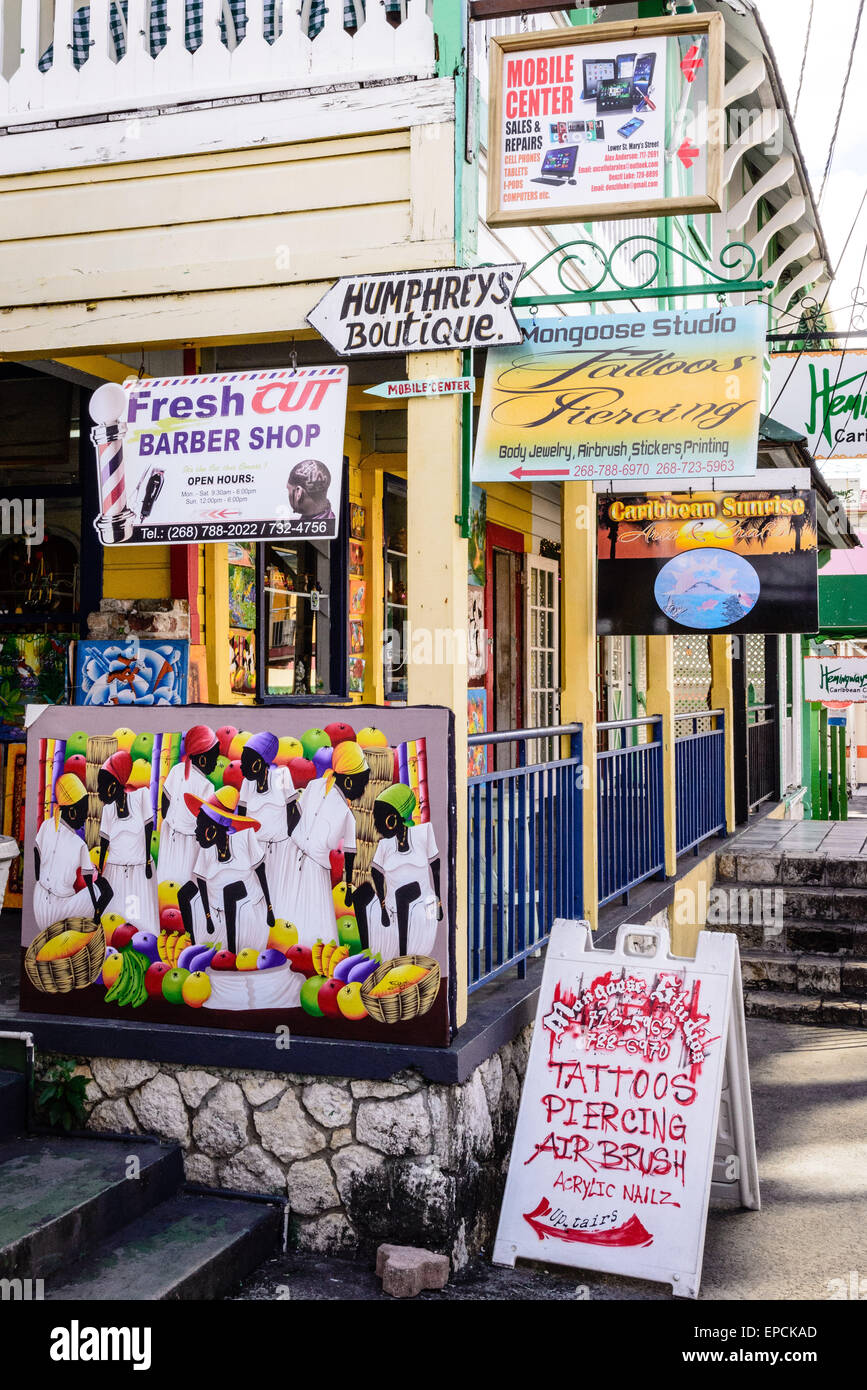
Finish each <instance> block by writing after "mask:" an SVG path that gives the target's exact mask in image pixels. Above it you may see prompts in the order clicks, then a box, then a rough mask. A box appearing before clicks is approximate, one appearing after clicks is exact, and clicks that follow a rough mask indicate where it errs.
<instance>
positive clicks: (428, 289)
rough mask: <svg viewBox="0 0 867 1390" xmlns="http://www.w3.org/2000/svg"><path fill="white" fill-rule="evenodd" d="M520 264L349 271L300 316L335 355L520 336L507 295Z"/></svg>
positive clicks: (491, 343)
mask: <svg viewBox="0 0 867 1390" xmlns="http://www.w3.org/2000/svg"><path fill="white" fill-rule="evenodd" d="M523 269H524V267H523V265H521V264H517V265H486V266H480V267H479V268H478V269H477V270H415V271H409V272H406V273H403V274H400V275H348V276H344V278H343V279H342V280H338V281H337V283H336V284H335V285H332V286H331V289H330V290H328V291H327V292H326V293H325V294H324V295H323V296H322V298H321V299H320V301H319V303H318V304H317V305H316V308H315V309H313V310H312V312H311V313H309V314H308V315H307V322H308V323H309V324H310V325H311V327H312V328H315V329H316V332H317V333H320V334H321V335H322V337H323V338H325V340H326V342H329V343H330V344H331V346H332V347H333V348H334V351H335V352H336V353H338V354H339V356H341V357H368V356H371V355H374V356H376V357H382V356H386V355H388V354H390V353H401V354H402V353H406V352H431V351H440V350H443V351H444V350H446V349H448V348H488V347H496V346H497V345H498V344H501V343H519V342H520V341H521V330H520V329H519V327H518V325H517V323H516V322H515V318H514V315H513V314H512V309H511V304H512V296H513V295H514V293H515V289H516V286H517V284H518V281H519V279H520V278H521V272H522V270H523Z"/></svg>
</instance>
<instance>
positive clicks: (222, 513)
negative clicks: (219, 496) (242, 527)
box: [205, 507, 241, 520]
mask: <svg viewBox="0 0 867 1390" xmlns="http://www.w3.org/2000/svg"><path fill="white" fill-rule="evenodd" d="M240 515H241V513H240V512H230V511H227V510H226V508H225V507H223V509H222V511H217V510H215V511H213V512H205V516H217V517H219V518H220V519H221V520H223V519H224V518H225V517H227V516H240Z"/></svg>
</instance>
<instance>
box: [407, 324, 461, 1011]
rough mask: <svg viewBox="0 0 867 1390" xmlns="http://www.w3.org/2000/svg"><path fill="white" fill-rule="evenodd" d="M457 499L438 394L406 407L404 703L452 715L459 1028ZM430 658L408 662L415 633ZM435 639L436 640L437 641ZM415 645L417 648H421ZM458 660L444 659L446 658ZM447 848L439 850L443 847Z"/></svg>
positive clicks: (449, 358) (453, 355)
mask: <svg viewBox="0 0 867 1390" xmlns="http://www.w3.org/2000/svg"><path fill="white" fill-rule="evenodd" d="M406 362H407V376H408V377H409V378H410V380H414V381H418V380H423V379H424V378H426V377H457V376H460V374H461V354H460V353H459V352H419V353H411V354H409V355H408V357H407V359H406ZM460 497H461V398H460V396H440V397H431V398H425V397H420V398H418V399H416V400H412V399H410V400H409V401H408V403H407V552H408V559H407V590H408V593H407V604H408V612H407V619H408V622H409V624H410V648H409V652H408V678H409V690H408V696H409V699H408V702H409V704H410V705H446V706H447V707H448V708H449V709H451V710H454V715H455V760H456V792H457V797H456V803H457V804H456V812H457V855H456V859H457V863H456V873H455V887H456V891H457V940H456V944H455V957H456V975H457V980H456V985H457V1006H456V1007H457V1022H458V1025H459V1026H460V1024H461V1023H463V1022H465V1021H466V1016H467V666H466V632H467V564H468V556H467V542H466V541H465V540H464V539H463V538H462V537H461V534H460V529H459V527H458V526H457V524H456V522H455V516H456V514H457V513H458V512H459V510H460ZM413 633H414V634H416V636H417V637H418V638H421V637H422V635H423V634H424V633H428V634H429V637H428V638H427V640H426V642H425V643H424V645H425V646H428V648H429V650H430V651H431V652H432V656H433V660H432V661H429V662H425V663H423V664H422V663H419V664H416V663H415V662H414V661H413V660H412V655H413V644H412V634H413ZM438 635H439V640H438ZM422 645H423V644H422V642H421V641H419V642H418V643H417V648H416V650H417V651H418V649H420V648H421V647H422ZM444 655H445V656H447V657H448V656H451V657H452V658H455V657H457V659H445V660H444V659H442V658H443V656H444ZM443 848H444V847H443Z"/></svg>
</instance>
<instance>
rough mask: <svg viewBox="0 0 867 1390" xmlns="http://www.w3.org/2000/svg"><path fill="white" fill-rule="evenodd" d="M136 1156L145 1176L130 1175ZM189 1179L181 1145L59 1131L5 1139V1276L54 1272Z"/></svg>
mask: <svg viewBox="0 0 867 1390" xmlns="http://www.w3.org/2000/svg"><path fill="white" fill-rule="evenodd" d="M131 1159H135V1160H137V1163H138V1174H139V1175H138V1177H130V1176H128V1174H129V1173H130V1171H131V1170H132V1169H133V1167H134V1165H132V1164H131V1163H130V1160H131ZM182 1181H183V1160H182V1155H181V1150H180V1148H179V1147H178V1146H177V1145H165V1144H155V1143H150V1144H148V1143H142V1142H141V1140H136V1139H133V1138H130V1139H128V1140H127V1139H123V1140H106V1139H84V1138H54V1137H53V1136H52V1137H43V1136H33V1137H31V1138H27V1139H18V1140H11V1141H7V1142H5V1143H0V1277H2V1278H12V1277H17V1278H49V1277H50V1276H51V1275H52V1274H54V1273H55V1271H57V1270H58V1269H60V1268H61V1266H63V1265H65V1264H67V1263H68V1261H69V1259H70V1255H71V1254H74V1255H75V1256H77V1257H81V1256H83V1255H86V1254H88V1253H89V1252H90V1251H92V1250H94V1249H95V1248H96V1247H97V1246H98V1245H99V1244H100V1242H101V1241H103V1240H105V1239H106V1237H108V1236H110V1235H112V1234H113V1233H114V1232H115V1231H118V1230H119V1229H120V1228H121V1227H122V1226H125V1225H127V1224H128V1223H129V1222H130V1221H134V1220H136V1218H138V1217H139V1216H141V1215H142V1214H143V1213H144V1212H146V1211H148V1210H150V1208H152V1207H154V1206H156V1205H157V1204H158V1203H160V1202H162V1201H164V1200H165V1199H166V1198H168V1197H170V1196H171V1195H172V1194H173V1193H175V1192H176V1191H177V1189H178V1187H179V1185H180V1184H181V1182H182Z"/></svg>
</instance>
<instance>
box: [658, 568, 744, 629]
mask: <svg viewBox="0 0 867 1390" xmlns="http://www.w3.org/2000/svg"><path fill="white" fill-rule="evenodd" d="M761 590H762V585H761V580H760V579H759V576H758V575H757V573H756V571H755V569H754V568H753V566H752V565H751V564H750V562H749V560H747V559H746V558H745V557H744V556H743V555H736V554H735V553H734V552H733V551H731V550H713V549H708V550H688V551H687V552H686V553H685V554H683V555H677V556H675V558H674V559H673V560H669V561H668V563H667V564H665V565H663V567H662V569H661V570H660V571H659V574H658V575H657V576H656V581H655V583H654V585H653V596H654V598H655V599H656V602H657V605H658V606H659V607H660V608H661V609H662V611H663V613H665V615H666V617H669V618H672V619H673V620H674V622H676V623H680V624H681V625H682V626H683V627H686V628H689V629H690V630H692V631H694V630H696V629H699V630H701V629H705V628H717V627H729V626H730V624H731V623H737V622H740V620H741V618H745V617H746V615H747V613H749V612H750V611H751V610H752V609H753V608H754V607H755V605H756V602H757V600H758V597H759V594H760V593H761Z"/></svg>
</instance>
